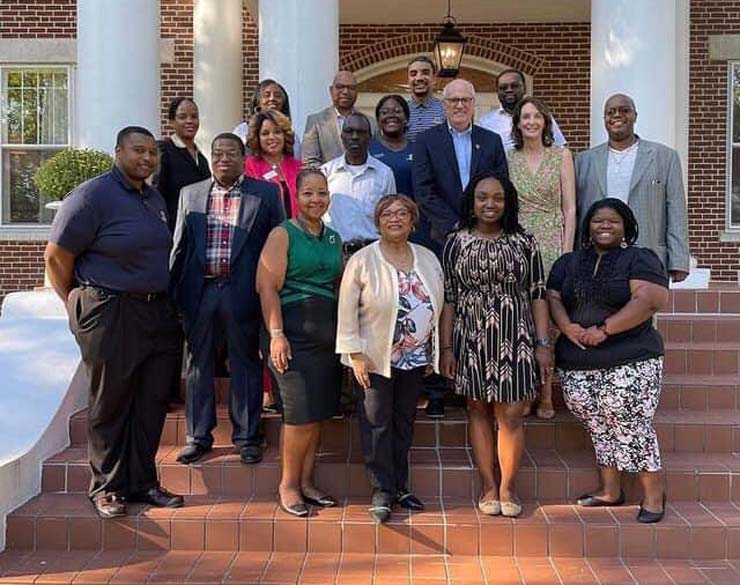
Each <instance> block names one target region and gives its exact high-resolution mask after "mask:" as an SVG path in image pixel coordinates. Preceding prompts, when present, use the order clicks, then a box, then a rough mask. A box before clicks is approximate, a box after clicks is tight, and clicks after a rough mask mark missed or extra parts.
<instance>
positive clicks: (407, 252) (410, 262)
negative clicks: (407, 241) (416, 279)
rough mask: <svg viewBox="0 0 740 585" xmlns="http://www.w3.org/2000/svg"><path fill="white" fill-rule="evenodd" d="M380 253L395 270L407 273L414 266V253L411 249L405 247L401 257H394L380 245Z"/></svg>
mask: <svg viewBox="0 0 740 585" xmlns="http://www.w3.org/2000/svg"><path fill="white" fill-rule="evenodd" d="M380 251H381V252H382V253H383V256H384V257H385V259H386V260H387V261H388V262H390V263H391V264H392V265H393V266H394V267H395V268H396V269H397V270H403V271H404V272H408V270H409V269H411V268H413V266H414V253H413V252H412V251H411V248H410V247H409V246H408V245H407V246H406V248H405V249H404V251H403V253H402V257H396V256H394V255H393V254H391V252H390V250H388V249H387V248H385V247H384V246H383V244H382V243H381V245H380Z"/></svg>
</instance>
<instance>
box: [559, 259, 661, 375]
mask: <svg viewBox="0 0 740 585" xmlns="http://www.w3.org/2000/svg"><path fill="white" fill-rule="evenodd" d="M597 258H598V256H597V254H596V252H594V250H593V249H592V248H588V249H584V250H578V251H577V252H572V253H570V254H565V255H564V256H561V257H560V258H559V259H558V260H557V261H556V262H555V264H554V265H553V267H552V270H551V271H550V277H549V279H548V282H547V288H548V289H552V290H556V291H558V292H559V293H560V298H561V300H562V302H563V305H564V307H565V310H566V311H567V313H568V317H569V318H570V320H571V321H572V322H574V323H578V324H579V325H581V326H582V327H584V328H586V327H591V326H592V325H598V324H599V323H601V322H602V321H604V320H605V319H607V318H608V317H611V316H612V315H614V314H615V313H617V312H619V311H620V310H621V309H622V307H624V306H625V305H626V304H627V303H628V302H629V301H630V299H631V297H632V295H631V291H630V280H644V281H647V282H651V283H654V284H657V285H659V286H662V287H665V288H668V279H667V277H666V275H665V270H664V268H663V264H662V263H661V261H660V259H659V258H658V256H656V255H655V253H654V252H653V251H652V250H649V249H647V248H639V247H637V246H630V247H628V248H624V249H623V248H615V249H613V250H609V251H608V252H606V253H605V254H604V255H603V256H602V257H601V260H600V261H599V265H598V269H596V271H595V272H596V273H595V274H594V269H595V268H596V261H597ZM661 355H663V340H662V339H661V337H660V334H659V333H658V332H657V331H656V330H655V328H654V327H653V323H652V319H647V320H646V321H644V322H642V323H640V324H639V325H637V326H636V327H633V328H632V329H630V330H628V331H623V332H622V333H618V334H616V335H610V336H609V337H608V338H607V339H606V341H604V342H603V343H602V344H601V345H598V346H596V347H587V348H586V349H585V350H584V349H581V348H579V347H578V346H576V345H574V344H573V343H572V342H571V341H570V340H569V339H568V338H567V337H566V336H565V335H561V336H560V337H559V338H558V342H557V345H556V348H555V357H556V362H557V365H558V367H561V368H563V369H565V370H593V369H603V368H611V367H614V366H619V365H623V364H627V363H632V362H636V361H641V360H645V359H648V358H653V357H658V356H661Z"/></svg>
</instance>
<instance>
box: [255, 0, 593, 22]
mask: <svg viewBox="0 0 740 585" xmlns="http://www.w3.org/2000/svg"><path fill="white" fill-rule="evenodd" d="M263 1H264V0H263ZM451 8H452V10H451V12H452V15H453V16H454V17H455V19H456V20H457V22H460V23H467V22H588V21H589V20H590V18H591V2H590V0H544V1H543V0H452V3H451ZM446 14H447V0H370V1H368V0H340V2H339V20H340V22H341V23H342V24H409V23H436V22H439V23H441V22H442V21H443V19H444V17H445V16H446Z"/></svg>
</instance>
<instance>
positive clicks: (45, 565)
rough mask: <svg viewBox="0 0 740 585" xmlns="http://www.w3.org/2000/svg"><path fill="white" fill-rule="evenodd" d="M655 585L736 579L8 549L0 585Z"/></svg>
mask: <svg viewBox="0 0 740 585" xmlns="http://www.w3.org/2000/svg"><path fill="white" fill-rule="evenodd" d="M34 581H35V582H36V583H96V584H97V583H125V584H132V583H169V584H180V583H186V582H187V583H197V584H201V583H232V584H239V585H244V584H249V585H260V584H263V585H267V584H270V585H275V584H280V585H285V584H287V583H291V584H299V585H328V584H333V583H337V585H349V584H352V585H370V584H371V583H373V582H374V583H378V584H387V583H392V584H394V585H400V584H403V585H410V584H411V583H413V584H414V585H442V584H445V583H446V584H448V585H484V584H485V583H489V584H493V583H495V584H496V585H525V584H526V585H535V584H536V585H551V584H555V583H563V584H571V583H578V584H579V585H604V584H607V583H608V584H611V583H629V584H630V585H656V584H660V585H663V584H674V583H682V584H686V583H697V584H698V583H701V584H703V585H710V584H717V585H719V584H720V583H724V584H728V583H738V582H740V568H738V565H737V563H734V562H730V561H717V560H712V561H702V560H697V561H691V560H682V559H642V558H627V559H609V558H589V559H582V558H569V557H513V556H488V555H481V556H476V555H398V554H370V553H343V554H339V553H336V552H313V551H312V552H307V553H283V552H274V553H268V552H211V551H140V550H133V549H124V550H119V551H73V552H60V551H58V550H40V551H37V552H27V551H10V552H6V553H4V554H2V555H0V582H2V583H10V582H13V583H32V582H34Z"/></svg>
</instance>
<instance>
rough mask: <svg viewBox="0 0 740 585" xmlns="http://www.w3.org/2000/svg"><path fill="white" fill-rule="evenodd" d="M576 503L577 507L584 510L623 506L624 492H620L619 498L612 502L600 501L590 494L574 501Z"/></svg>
mask: <svg viewBox="0 0 740 585" xmlns="http://www.w3.org/2000/svg"><path fill="white" fill-rule="evenodd" d="M576 503H577V504H578V505H579V506H583V507H584V508H600V507H609V506H621V505H622V504H624V491H623V490H620V492H619V497H618V498H617V499H616V500H614V501H613V502H609V501H607V500H602V499H601V498H597V497H596V496H592V495H590V494H584V495H582V496H581V497H580V498H578V499H577V500H576Z"/></svg>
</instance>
